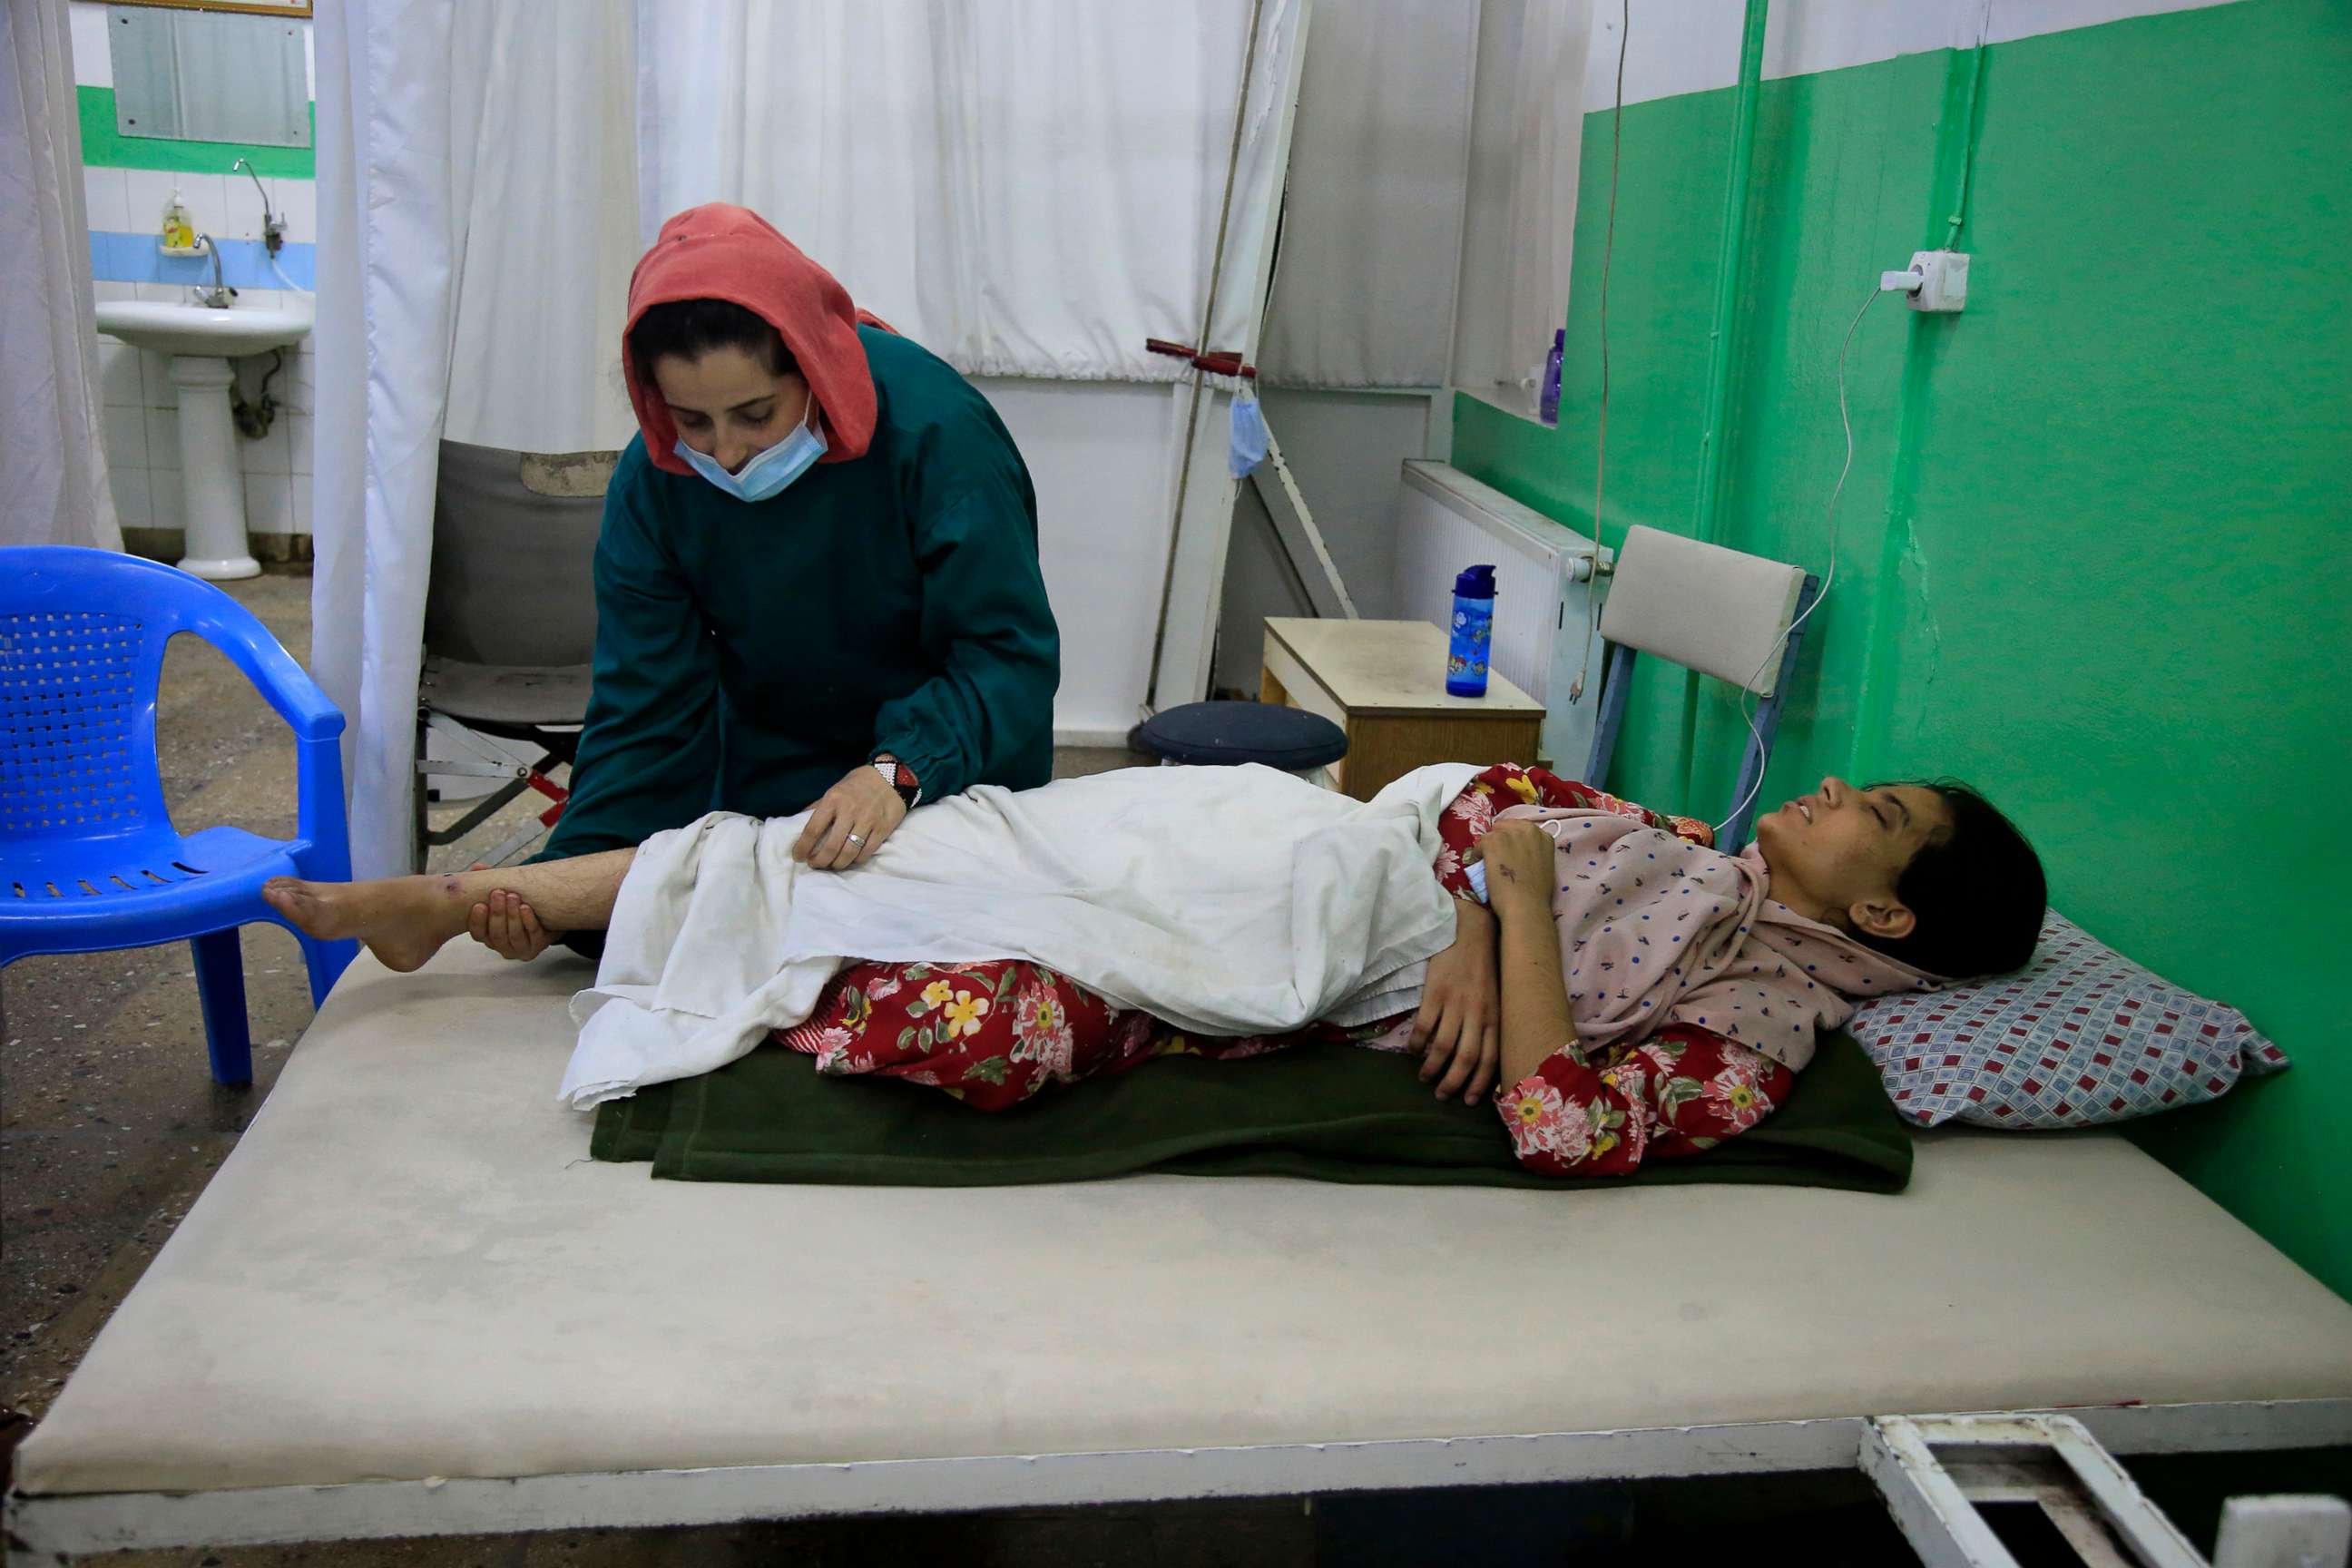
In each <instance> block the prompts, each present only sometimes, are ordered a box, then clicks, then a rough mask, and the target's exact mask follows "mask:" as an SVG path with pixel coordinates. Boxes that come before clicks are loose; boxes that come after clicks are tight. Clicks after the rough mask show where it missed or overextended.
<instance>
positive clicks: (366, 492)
mask: <svg viewBox="0 0 2352 1568" xmlns="http://www.w3.org/2000/svg"><path fill="white" fill-rule="evenodd" d="M12 3H15V0H12ZM1301 11H1302V0H1194V3H1191V4H1187V5H1176V6H1149V7H1147V6H1141V5H1134V6H1129V5H1096V4H1092V3H1091V0H1003V3H1001V4H1000V3H999V0H863V3H858V4H833V5H772V4H767V3H764V0H761V3H755V0H474V3H471V4H467V5H448V4H445V3H440V0H339V3H338V4H337V5H331V6H321V7H320V9H319V15H318V26H317V33H316V47H317V56H318V80H319V89H318V98H319V147H318V161H319V203H320V288H319V296H320V298H319V324H318V328H317V342H318V353H319V376H320V391H319V397H320V407H319V427H318V451H317V464H316V467H317V478H316V480H315V483H316V487H317V489H316V492H315V506H314V515H315V518H316V531H317V537H316V546H317V552H318V564H317V569H316V575H315V579H314V584H313V591H312V604H313V610H314V615H315V626H316V629H315V632H314V638H315V644H314V646H315V653H314V657H313V665H314V668H315V670H316V673H317V674H318V677H319V679H320V682H321V684H322V685H324V686H325V688H326V689H327V691H328V693H329V694H330V695H331V697H333V698H334V700H336V701H337V702H338V703H339V704H340V705H341V707H342V709H343V711H344V713H345V715H346V717H347V718H348V719H349V721H350V722H351V731H350V737H349V740H348V742H347V747H346V756H347V761H348V772H349V777H350V786H351V792H352V861H353V865H354V868H355V870H356V872H357V874H358V875H360V876H362V877H366V876H381V875H385V874H389V873H391V872H394V871H397V870H401V869H404V868H405V866H406V863H407V854H408V842H407V840H408V833H409V826H408V825H409V821H410V802H411V800H412V798H413V797H412V795H411V793H410V792H411V791H412V790H413V789H414V787H415V778H414V775H413V768H414V758H413V755H412V752H413V748H414V744H415V729H414V725H415V700H416V682H417V674H418V668H419V665H420V663H421V652H420V644H421V639H422V635H423V626H424V604H425V584H426V577H427V574H428V571H429V569H430V564H431V552H432V529H433V490H434V481H435V478H436V468H437V456H438V446H439V443H440V441H441V439H442V438H443V437H445V436H446V437H451V438H454V439H458V440H464V441H469V442H476V443H480V444H484V445H493V446H501V447H519V448H521V449H524V450H533V451H576V450H581V449H585V448H592V447H615V446H620V445H622V444H624V443H625V441H626V439H627V437H628V436H629V435H630V433H631V431H632V428H633V426H632V424H631V421H630V418H629V416H628V413H627V405H626V401H625V396H624V395H623V389H622V387H621V386H620V384H619V381H618V365H617V360H618V342H619V334H620V325H621V321H622V319H623V315H624V311H625V301H626V291H627V278H628V272H629V269H630V268H631V266H632V265H633V264H634V262H635V258H636V254H637V251H638V248H639V246H640V244H641V243H642V241H643V240H644V239H646V238H649V237H650V233H651V230H652V228H653V227H654V226H657V225H658V223H659V221H660V220H661V218H663V217H664V216H667V215H668V214H669V213H671V212H674V211H676V210H677V209H678V208H680V207H683V206H687V205H692V204H694V203H697V202H702V201H709V200H712V199H718V198H725V199H729V200H734V201H740V202H742V203H744V204H745V205H750V206H752V207H754V208H756V209H758V210H759V211H761V213H763V214H764V215H766V216H768V217H769V218H770V219H771V220H772V221H773V222H775V223H776V225H777V226H778V227H780V228H781V229H782V230H783V231H784V232H785V233H786V234H788V235H790V236H791V237H793V239H795V240H796V241H798V242H799V243H800V244H802V245H803V247H804V248H806V249H807V250H808V251H809V252H810V254H811V255H813V256H814V257H815V258H817V259H819V260H820V261H822V262H824V263H825V264H826V265H828V266H829V267H831V268H834V269H835V271H836V272H837V273H838V274H839V275H840V276H841V277H842V279H843V280H844V281H845V283H846V284H847V285H848V286H849V288H850V289H851V291H852V293H853V295H854V296H855V297H856V299H857V300H859V302H860V303H861V304H864V305H866V306H867V307H868V308H870V309H872V310H875V311H877V313H878V314H880V315H882V316H884V317H885V318H887V319H888V320H889V321H892V322H893V324H895V325H897V326H898V327H899V328H901V329H902V330H903V331H907V332H908V334H909V335H910V336H912V337H914V338H916V339H917V340H918V341H919V342H923V343H925V344H926V345H927V346H929V347H930V348H932V349H933V350H935V351H938V352H940V353H942V354H943V355H945V356H946V357H947V358H949V359H950V361H951V362H953V363H957V364H958V365H959V366H960V367H961V368H962V369H964V370H965V371H967V372H968V373H971V374H986V375H1033V376H1044V377H1054V378H1078V379H1100V378H1109V379H1119V380H1137V381H1141V380H1166V379H1171V378H1172V377H1174V376H1175V375H1177V374H1181V367H1180V366H1179V365H1178V363H1177V362H1175V361H1173V360H1169V359H1164V358H1160V357H1157V356H1153V355H1150V354H1149V353H1147V352H1146V351H1145V349H1144V347H1143V340H1144V339H1145V338H1146V337H1148V336H1159V337H1170V338H1177V339H1181V340H1190V339H1192V337H1193V336H1194V335H1195V334H1196V333H1198V332H1199V331H1200V326H1201V314H1202V301H1203V298H1204V294H1205V290H1206V284H1207V279H1208V274H1209V267H1210V258H1211V256H1212V253H1213V247H1214V244H1215V239H1216V228H1217V222H1216V220H1217V213H1218V208H1219V205H1220V204H1221V202H1222V201H1223V197H1224V188H1225V180H1226V174H1227V168H1228V164H1229V163H1230V162H1231V161H1232V153H1233V146H1234V142H1233V137H1234V100H1235V95H1236V93H1237V91H1238V90H1239V88H1240V84H1241V72H1242V66H1243V57H1244V47H1245V45H1246V43H1247V37H1248V34H1247V28H1248V25H1249V19H1250V17H1251V16H1253V15H1254V14H1255V15H1256V16H1258V17H1259V29H1260V32H1259V36H1260V39H1261V42H1260V46H1259V49H1258V55H1257V59H1256V61H1255V66H1254V67H1253V76H1252V84H1253V85H1252V92H1251V95H1250V100H1249V103H1248V106H1247V110H1246V112H1245V113H1244V117H1243V120H1244V137H1243V142H1242V153H1241V157H1240V162H1239V167H1238V170H1237V172H1236V179H1235V189H1234V197H1233V210H1234V216H1235V221H1234V224H1233V226H1232V229H1231V232H1229V233H1228V235H1227V237H1226V242H1225V243H1226V250H1225V273H1224V281H1223V284H1222V285H1221V287H1220V289H1219V295H1220V301H1221V317H1222V319H1221V320H1220V321H1219V322H1218V324H1217V325H1216V327H1215V329H1214V331H1213V332H1212V334H1211V337H1212V341H1213V342H1215V343H1216V344H1217V345H1218V346H1239V345H1240V344H1241V343H1243V342H1245V341H1246V333H1245V332H1244V325H1245V323H1244V320H1243V312H1244V310H1245V309H1246V306H1247V303H1248V301H1249V300H1250V298H1251V297H1252V295H1253V293H1254V290H1255V280H1256V279H1257V278H1258V276H1259V274H1260V273H1261V271H1262V269H1263V266H1264V259H1265V246H1266V245H1267V244H1268V243H1269V241H1270V238H1271V224H1270V220H1269V218H1268V216H1267V215H1268V212H1269V208H1270V193H1271V191H1272V188H1273V182H1274V181H1275V180H1276V179H1277V178H1279V176H1280V173H1281V171H1280V170H1279V168H1278V167H1277V166H1276V159H1275V157H1274V156H1273V153H1274V143H1275V142H1276V140H1277V138H1276V135H1275V132H1276V131H1277V130H1278V129H1279V126H1280V122H1281V115H1282V110H1283V105H1282V103H1281V95H1280V92H1279V84H1280V83H1281V82H1282V81H1283V80H1284V79H1285V77H1286V68H1287V64H1288V59H1287V55H1286V51H1288V50H1289V49H1292V48H1295V47H1297V25H1298V19H1299V16H1300V15H1301ZM1310 52H1311V51H1310ZM633 55H634V59H633V58H632V56H633ZM1163 480H1164V475H1163V473H1162V472H1160V471H1159V470H1158V468H1156V466H1153V468H1152V471H1150V472H1149V473H1145V474H1142V475H1139V477H1138V479H1137V481H1136V482H1137V483H1139V484H1141V485H1146V486H1152V487H1156V486H1158V485H1159V484H1160V483H1161V482H1163ZM1055 482H1057V481H1056V478H1055V476H1054V475H1050V474H1049V475H1044V476H1042V477H1041V488H1050V487H1051V485H1052V484H1053V483H1055ZM1154 585H1155V586H1156V577H1155V578H1154ZM1140 613H1142V614H1144V615H1147V616H1148V614H1149V611H1148V610H1144V611H1142V612H1140ZM1099 635H1102V636H1115V637H1119V638H1122V639H1126V638H1131V637H1134V636H1135V635H1137V634H1136V632H1135V629H1134V624H1133V618H1132V617H1129V618H1128V619H1127V620H1125V621H1122V622H1121V623H1120V624H1119V625H1118V626H1117V628H1116V629H1115V630H1114V631H1110V632H1107V633H1102V634H1099ZM1105 651H1106V650H1102V649H1097V648H1092V647H1083V648H1081V647H1074V649H1073V657H1074V658H1097V657H1101V656H1102V655H1103V653H1104V652H1105Z"/></svg>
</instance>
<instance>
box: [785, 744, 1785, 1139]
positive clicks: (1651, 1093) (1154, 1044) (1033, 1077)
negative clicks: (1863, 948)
mask: <svg viewBox="0 0 2352 1568" xmlns="http://www.w3.org/2000/svg"><path fill="white" fill-rule="evenodd" d="M1513 805H1554V806H1574V807H1580V808H1583V809H1587V810H1599V811H1613V812H1618V813H1622V814H1623V815H1625V816H1635V817H1639V818H1641V819H1643V821H1645V822H1647V823H1649V824H1650V826H1654V827H1660V828H1664V829H1665V830H1666V831H1668V832H1671V833H1675V834H1677V835H1679V836H1680V837H1685V838H1687V839H1689V840H1691V841H1692V842H1693V843H1696V844H1708V843H1712V842H1713V836H1712V834H1711V833H1710V831H1709V830H1708V828H1707V826H1706V824H1705V823H1701V822H1695V821H1693V820H1691V819H1689V818H1687V817H1668V816H1658V815H1657V814H1655V813H1653V812H1649V811H1645V810H1644V809H1643V808H1642V807H1640V806H1638V805H1632V804H1630V803H1628V802H1625V801H1621V800H1619V799H1617V798H1616V797H1615V796H1613V795H1604V794H1603V793H1601V791H1599V790H1597V789H1593V788H1591V786H1589V785H1586V784H1573V783H1570V782H1569V781H1567V780H1564V779H1560V778H1557V777H1554V776H1553V775H1552V774H1550V773H1546V772H1545V771H1543V770H1542V769H1540V768H1522V767H1518V766H1516V765H1513V764H1509V763H1505V764H1501V765H1498V766H1496V767H1492V768H1489V769H1487V770H1486V772H1485V773H1481V774H1479V775H1478V776H1477V778H1475V779H1474V780H1472V781H1471V783H1470V784H1468V786H1466V787H1465V789H1464V790H1463V792H1462V793H1461V795H1458V796H1456V797H1455V798H1454V803H1453V804H1452V805H1450V806H1448V807H1447V808H1446V812H1445V815H1444V818H1443V819H1442V820H1441V822H1440V824H1439V836H1440V838H1441V840H1442V842H1443V844H1444V847H1443V848H1442V849H1441V850H1440V851H1439V853H1438V856H1437V859H1436V863H1435V865H1434V867H1433V869H1434V871H1435V872H1436V875H1437V878H1438V880H1439V881H1440V882H1441V883H1442V884H1443V885H1444V887H1445V889H1447V890H1448V891H1449V892H1452V893H1453V894H1454V896H1456V897H1457V898H1468V897H1471V896H1472V891H1471V887H1470V883H1469V880H1468V879H1467V878H1466V876H1465V874H1464V870H1463V856H1464V854H1465V852H1466V851H1467V850H1468V849H1469V848H1470V847H1471V846H1473V845H1475V843H1476V842H1477V841H1478V840H1479V838H1481V837H1484V836H1485V834H1486V830H1487V829H1488V828H1489V827H1491V826H1493V825H1494V820H1495V814H1496V812H1497V811H1500V810H1504V809H1506V808H1507V807H1509V806H1513ZM1398 1022H1399V1020H1396V1019H1388V1020H1383V1021H1381V1022H1379V1023H1373V1024H1368V1025H1364V1026H1360V1027H1357V1028H1352V1029H1341V1028H1339V1027H1337V1026H1332V1025H1327V1024H1318V1025H1314V1026H1309V1027H1308V1028H1307V1029H1304V1030H1301V1031H1299V1032H1297V1033H1296V1034H1291V1035H1283V1036H1265V1037H1250V1038H1246V1039H1209V1038H1204V1037H1200V1036H1197V1035H1187V1034H1183V1033H1181V1032H1179V1031H1177V1030H1176V1029H1175V1028H1174V1027H1173V1026H1170V1025H1167V1024H1164V1023H1162V1022H1161V1021H1160V1020H1159V1019H1157V1018H1154V1017H1152V1016H1150V1015H1149V1014H1147V1013H1142V1012H1139V1011H1136V1010H1134V1009H1130V1008H1118V1007H1114V1006H1112V1005H1110V1004H1109V1003H1108V1002H1106V1001H1104V1000H1103V999H1102V998H1101V997H1099V996H1097V995H1096V994H1094V993H1092V992H1090V991H1088V990H1087V989H1086V988H1085V987H1084V986H1081V985H1079V984H1077V983H1076V982H1075V981H1073V980H1071V979H1069V978H1068V977H1067V976H1066V975H1063V974H1058V973H1055V972H1054V971H1052V970H1050V969H1046V968H1044V967H1043V966H1041V965H1038V964H1034V963H1021V962H1018V961H1015V960H994V961H991V962H988V963H959V964H931V963H853V964H851V965H849V966H848V967H847V968H845V969H844V970H843V971H842V972H841V973H839V974H838V975H835V977H834V979H833V981H832V983H831V984H829V985H828V986H827V987H826V988H825V991H824V995H823V996H822V997H820V998H819V1000H818V1003H817V1006H816V1010H815V1012H814V1013H813V1014H812V1015H811V1016H810V1017H809V1020H808V1021H807V1022H806V1023H804V1024H801V1025H799V1026H795V1027H793V1028H790V1029H780V1030H778V1031H777V1032H776V1038H777V1039H778V1040H779V1041H780V1042H782V1044H784V1045H786V1046H789V1047H792V1048H793V1049H794V1050H797V1051H804V1052H806V1053H807V1054H809V1055H811V1056H813V1057H814V1058H816V1069H817V1071H819V1072H821V1073H830V1074H842V1075H850V1074H877V1075H879V1076H881V1077H884V1078H898V1079H906V1080H907V1081H908V1082H909V1083H917V1084H923V1085H926V1086H928V1087H930V1088H934V1089H942V1090H944V1091H946V1092H947V1093H949V1094H952V1095H954V1096H955V1097H956V1098H957V1099H959V1100H963V1101H964V1102H965V1103H966V1104H968V1105H971V1106H972V1107H973V1108H975V1109H977V1110H1005V1109H1008V1108H1009V1107H1012V1106H1014V1105H1018V1104H1020V1103H1021V1102H1022V1101H1023V1100H1027V1099H1028V1098H1029V1097H1030V1096H1031V1095H1033V1094H1035V1093H1037V1092H1038V1091H1039V1090H1041V1089H1045V1086H1046V1085H1048V1084H1053V1083H1072V1082H1076V1080H1077V1079H1082V1078H1094V1077H1097V1076H1100V1075H1102V1074H1107V1073H1116V1072H1125V1071H1127V1070H1128V1069H1129V1068H1132V1067H1134V1066H1136V1065H1137V1064H1139V1063H1140V1062H1146V1061H1150V1059H1151V1058H1154V1057H1160V1056H1168V1055H1171V1054H1178V1053H1183V1054H1192V1055H1198V1056H1204V1057H1212V1058H1221V1059H1222V1058H1239V1057H1249V1056H1257V1055H1260V1054H1262V1053H1264V1052H1266V1051H1272V1050H1279V1049H1281V1048H1282V1047H1285V1046H1287V1045H1291V1044H1294V1043H1297V1042H1299V1041H1304V1040H1314V1041H1346V1042H1350V1043H1354V1044H1358V1045H1363V1046H1368V1047H1374V1048H1389V1049H1397V1048H1400V1042H1401V1039H1402V1030H1400V1029H1398V1028H1397V1027H1396V1025H1397V1023H1398ZM1794 1081H1795V1075H1794V1074H1793V1073H1791V1072H1790V1070H1789V1069H1788V1068H1785V1067H1782V1066H1781V1065H1780V1063H1778V1062H1775V1061H1773V1060H1772V1059H1771V1058H1768V1057H1765V1056H1763V1055H1761V1054H1759V1053H1758V1052H1756V1051H1753V1050H1750V1049H1748V1047H1745V1046H1742V1045H1739V1044H1738V1043H1737V1042H1735V1041H1731V1040H1727V1039H1725V1038H1723V1037H1721V1036H1719V1035H1716V1034H1713V1033H1711V1032H1710V1031H1708V1030H1706V1029H1700V1028H1694V1027H1690V1026H1669V1027H1667V1028H1665V1029H1662V1030H1660V1031H1659V1032H1658V1033H1657V1034H1655V1035H1654V1036H1652V1037H1650V1038H1648V1039H1646V1040H1644V1041H1643V1042H1641V1043H1640V1044H1639V1045H1633V1046H1620V1047H1613V1048H1612V1049H1610V1050H1608V1051H1605V1052H1602V1053H1600V1054H1599V1055H1597V1056H1588V1055H1587V1054H1586V1053H1585V1051H1584V1050H1583V1049H1582V1048H1581V1047H1579V1046H1578V1045H1577V1044H1576V1043H1575V1042H1574V1041H1569V1042H1567V1043H1565V1044H1563V1045H1562V1046H1561V1047H1560V1048H1559V1049H1558V1050H1556V1051H1554V1052H1553V1053H1552V1054H1551V1055H1550V1056H1549V1057H1547V1058H1544V1060H1543V1062H1542V1063H1541V1064H1540V1065H1539V1066H1538V1068H1536V1070H1535V1071H1533V1072H1531V1073H1529V1074H1528V1075H1527V1077H1525V1078H1523V1079H1520V1080H1519V1081H1518V1082H1517V1083H1516V1084H1513V1085H1511V1086H1509V1087H1508V1088H1507V1089H1505V1090H1502V1091H1499V1092H1497V1093H1496V1096H1495V1107H1496V1110H1498V1111H1499V1112H1501V1114H1502V1118H1503V1124H1504V1126H1505V1127H1506V1128H1507V1130H1508V1131H1509V1133H1510V1137H1511V1142H1512V1145H1513V1147H1514V1148H1515V1149H1516V1150H1517V1153H1518V1157H1519V1160H1520V1162H1521V1163H1523V1164H1526V1165H1528V1166H1529V1167H1530V1168H1532V1169H1535V1170H1538V1171H1544V1172H1548V1173H1552V1174H1556V1175H1580V1176H1591V1175H1622V1174H1625V1173H1629V1172H1632V1171H1633V1170H1635V1169H1637V1168H1638V1167H1639V1166H1640V1165H1641V1163H1642V1162H1643V1160H1644V1159H1671V1158H1675V1157H1677V1156H1681V1155H1685V1154H1696V1153H1699V1152H1703V1151H1705V1150H1707V1149H1712V1148H1714V1147H1715V1146H1716V1145H1717V1143H1720V1142H1722V1141H1723V1140H1724V1139H1726V1138H1729V1137H1733V1136H1736V1135H1737V1134H1738V1133H1740V1132H1744V1131H1747V1130H1748V1128H1750V1127H1753V1126H1755V1125H1756V1124H1757V1123H1758V1122H1759V1121H1763V1120H1764V1118H1765V1117H1767V1116H1769V1115H1770V1114H1771V1112H1772V1110H1773V1108H1774V1107H1775V1106H1776V1105H1777V1104H1779V1103H1780V1100H1782V1099H1783V1098H1784V1097H1785V1096H1786V1095H1787V1093H1788V1091H1789V1088H1790V1084H1792V1083H1793V1082H1794Z"/></svg>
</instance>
